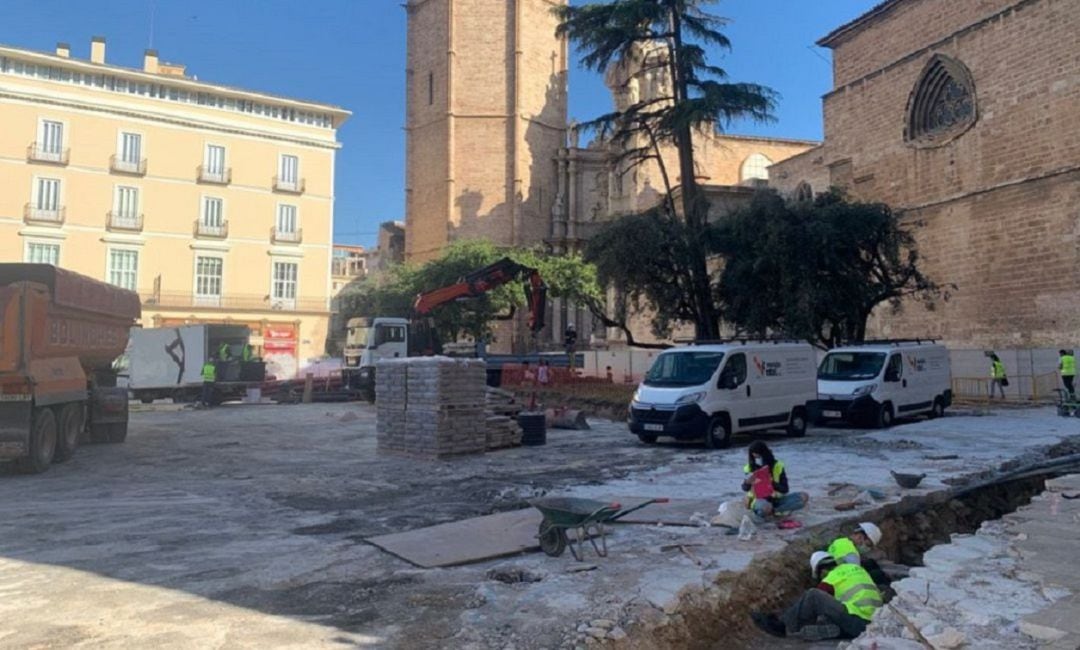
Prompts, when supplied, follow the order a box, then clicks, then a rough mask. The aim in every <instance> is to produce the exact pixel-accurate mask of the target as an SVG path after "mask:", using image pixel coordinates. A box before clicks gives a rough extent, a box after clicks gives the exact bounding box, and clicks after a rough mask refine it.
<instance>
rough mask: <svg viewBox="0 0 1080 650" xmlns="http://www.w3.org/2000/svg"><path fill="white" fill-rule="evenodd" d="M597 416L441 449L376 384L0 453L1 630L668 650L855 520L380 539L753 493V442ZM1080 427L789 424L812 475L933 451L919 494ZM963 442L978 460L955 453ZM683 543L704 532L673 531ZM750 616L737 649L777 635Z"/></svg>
mask: <svg viewBox="0 0 1080 650" xmlns="http://www.w3.org/2000/svg"><path fill="white" fill-rule="evenodd" d="M593 424H594V427H593V430H591V431H581V432H575V431H549V438H548V444H547V445H546V446H544V447H538V448H518V449H512V450H504V451H499V452H494V453H489V454H486V455H484V456H476V457H469V458H461V459H455V460H450V461H438V462H431V461H415V460H408V459H403V458H396V457H386V456H381V455H378V454H377V453H376V450H375V411H374V407H371V406H368V405H366V404H341V405H295V406H272V405H261V406H239V405H238V406H226V407H222V408H218V409H212V410H208V411H201V410H200V411H194V410H178V409H175V408H173V407H171V406H155V407H151V408H150V409H148V410H142V411H138V412H135V413H133V414H132V424H131V430H130V434H129V437H128V441H127V443H126V444H123V445H93V446H86V447H82V448H80V449H79V451H78V452H77V453H76V455H75V458H74V459H73V460H71V461H69V462H67V463H64V464H61V465H56V466H54V467H53V468H51V469H50V470H49V471H48V472H47V473H45V474H43V475H40V476H19V475H15V474H13V473H11V472H10V471H9V469H8V468H4V467H2V466H0V495H2V498H0V615H2V616H3V617H4V619H5V621H6V622H5V625H4V626H3V627H2V628H0V646H2V647H5V648H40V647H93V648H99V647H108V648H112V647H130V648H135V647H149V646H158V647H220V648H233V647H236V648H247V647H335V646H352V647H402V648H424V647H476V648H487V647H494V648H518V649H521V648H549V647H575V646H579V645H581V646H584V645H593V644H595V643H597V642H598V641H597V640H596V639H594V638H590V633H589V632H587V631H585V630H586V628H594V631H595V626H594V625H592V623H593V622H595V621H597V620H599V621H601V622H602V623H603V624H604V625H607V623H611V624H612V625H613V626H614V627H615V628H618V630H620V631H622V630H624V628H625V632H626V633H628V634H629V638H628V639H626V640H624V641H623V644H624V645H638V647H649V644H650V643H654V642H659V641H657V639H663V638H665V637H664V636H663V635H660V636H657V637H654V638H652V639H646V640H643V641H642V642H641V644H637V643H635V642H634V638H633V634H634V630H635V626H650V625H655V626H661V627H662V626H665V625H667V626H670V627H672V629H675V628H678V627H679V626H681V627H683V628H686V627H692V625H693V617H692V616H690V615H685V616H684V614H685V612H683V611H682V610H681V608H683V607H685V606H686V604H687V603H688V602H693V600H694V598H695V594H698V595H699V596H700V595H701V594H702V593H708V594H711V595H709V598H715V597H716V593H715V591H716V589H715V586H716V585H717V584H721V583H723V582H724V580H725V579H726V578H725V576H737V575H738V574H739V573H740V572H742V571H744V570H745V569H746V568H747V567H749V566H751V564H752V563H753V562H755V561H756V559H758V558H761V557H763V556H764V555H767V554H769V553H776V552H779V551H780V550H782V549H783V548H784V547H785V546H786V545H787V544H789V543H792V542H793V541H798V540H800V539H801V537H800V535H805V534H806V531H809V530H811V529H814V528H813V527H814V526H815V525H817V524H823V522H828V521H830V520H831V519H835V518H836V517H837V516H838V513H836V512H835V511H834V510H833V509H832V508H831V506H830V504H828V503H827V502H826V500H820V502H817V501H815V502H812V504H813V505H814V506H815V507H812V508H810V509H809V510H807V511H806V512H805V513H803V515H802V520H803V522H804V524H805V525H806V529H805V530H804V531H795V532H783V533H782V532H780V531H775V530H771V531H768V530H762V531H761V533H760V534H759V535H757V536H755V538H754V539H753V540H752V541H749V542H740V541H738V540H736V539H735V538H733V537H730V536H725V535H723V534H722V533H721V532H719V530H718V529H716V528H699V527H678V526H667V527H659V526H624V527H620V529H619V530H617V531H616V533H615V534H614V535H613V536H612V540H611V544H612V554H611V556H610V557H609V558H607V559H603V560H597V559H595V558H592V559H590V560H588V561H587V562H586V563H585V566H586V567H588V568H590V570H586V571H579V570H578V569H580V568H582V564H579V563H576V562H574V560H573V559H572V558H570V557H569V554H567V555H565V556H563V557H561V558H557V559H552V558H547V557H546V556H544V555H542V554H539V553H535V554H529V555H525V556H520V557H514V558H509V559H501V560H493V561H489V562H486V563H482V564H477V565H470V566H465V567H455V568H451V569H433V570H425V569H419V568H416V567H414V566H412V565H410V564H408V563H406V562H404V561H402V560H400V559H398V558H396V557H394V556H392V555H389V554H388V553H385V552H384V551H382V550H380V549H378V548H376V547H374V546H372V545H370V544H368V543H367V542H365V541H364V538H367V537H370V536H373V535H379V534H384V533H392V532H401V531H405V530H411V529H415V528H421V527H424V526H429V525H433V524H437V523H442V522H448V521H456V520H460V519H464V518H467V517H472V516H478V515H484V514H490V513H493V512H498V511H503V510H511V509H517V508H521V507H524V506H525V500H526V499H528V498H531V497H534V496H538V495H542V494H547V493H566V494H574V495H578V496H593V497H599V496H600V495H604V496H610V497H617V496H619V495H643V496H662V495H666V496H671V497H674V498H680V497H681V498H703V497H704V498H715V499H716V500H717V503H719V501H720V500H721V499H725V498H731V497H734V496H737V494H738V482H739V479H740V478H741V464H742V462H744V460H743V459H744V458H745V449H744V446H745V444H746V443H747V442H748V440H747V439H745V438H744V439H742V440H740V442H739V443H738V445H737V447H736V448H735V449H732V450H728V451H724V452H710V451H707V450H705V449H703V448H701V447H699V446H696V445H676V444H670V445H663V444H662V445H658V446H644V445H642V444H640V443H639V442H638V441H637V439H636V438H635V437H633V436H631V435H629V434H628V433H627V432H626V429H625V425H623V424H621V423H611V422H602V421H594V423H593ZM1078 429H1080V421H1072V420H1060V419H1056V418H1053V417H1052V415H1051V414H1049V412H1048V411H1046V412H1044V411H1040V412H1037V413H1019V414H1009V415H1007V416H1006V415H1002V416H997V417H983V418H980V417H950V418H945V419H944V420H938V421H934V422H916V423H911V424H906V425H902V426H900V427H897V428H895V429H893V430H892V431H889V432H868V431H860V430H845V429H827V430H812V431H811V433H810V434H809V435H808V436H807V437H806V438H804V439H800V440H790V439H786V438H783V437H779V436H770V437H768V439H769V440H770V441H774V442H775V448H776V449H777V453H778V455H780V456H781V457H782V458H784V460H785V461H786V462H787V463H788V464H789V467H792V468H793V469H792V470H790V471H791V474H792V480H793V482H795V481H801V482H802V483H801V484H802V485H803V486H804V487H803V489H808V490H810V491H811V493H812V494H815V495H818V494H820V495H824V494H825V493H826V492H827V490H828V488H827V486H828V485H829V483H830V482H832V481H835V480H836V479H837V478H838V476H839V475H841V474H842V475H843V478H844V480H846V481H850V482H853V483H858V484H860V485H874V486H877V487H878V488H880V489H881V490H882V491H884V492H886V493H887V499H888V500H896V499H899V498H900V496H901V495H900V494H899V490H898V489H897V488H895V486H892V488H888V487H887V484H888V483H889V481H888V480H887V473H886V472H884V471H883V469H882V468H884V467H889V466H893V465H896V464H897V463H901V464H902V466H903V467H906V468H908V469H920V468H923V469H924V471H925V468H927V467H929V468H931V469H932V470H934V471H935V473H933V474H931V475H930V476H929V477H928V478H927V480H926V488H927V489H926V490H917V491H911V493H913V494H926V493H929V492H932V491H933V490H935V489H941V488H942V487H944V485H945V483H944V482H943V481H944V480H947V479H950V477H952V478H955V477H956V476H963V475H966V474H971V473H976V472H980V471H985V470H987V469H991V468H994V467H996V466H998V465H999V464H1000V463H1002V462H1005V461H1007V460H1009V459H1013V458H1017V457H1019V456H1022V455H1023V454H1025V453H1031V452H1032V450H1034V449H1037V448H1039V447H1040V446H1047V445H1050V444H1054V443H1056V442H1059V441H1060V440H1062V439H1064V438H1066V437H1069V436H1071V435H1075V434H1076V433H1077V432H1078V431H1077V430H1078ZM1021 431H1022V432H1023V433H1024V435H1023V436H1017V435H1016V433H1017V432H1021ZM974 440H980V441H981V442H982V443H984V444H981V445H979V446H978V448H977V449H974V448H972V445H971V443H972V441H974ZM949 451H956V452H959V454H963V456H962V457H959V458H956V457H954V458H952V459H944V460H943V459H941V458H939V457H940V456H951V455H954V454H949V453H942V452H949ZM795 468H800V469H795ZM883 475H884V476H883ZM795 489H800V485H799V484H796V485H795ZM907 496H910V494H908V495H907ZM873 507H875V505H874V504H869V505H866V506H865V507H864V508H863V510H864V511H868V510H869V509H872V508H873ZM707 514H709V515H710V516H711V515H712V514H713V513H707ZM845 514H850V513H845ZM814 530H816V529H814ZM672 543H679V544H683V545H684V546H685V547H686V548H690V549H693V550H692V552H691V553H685V552H680V551H679V550H677V549H676V550H675V551H671V550H670V549H669V550H661V549H663V548H665V547H666V546H670V545H671V544H672ZM491 568H511V569H521V570H524V571H528V572H531V574H533V575H535V576H537V577H539V578H540V581H539V582H534V583H517V584H505V583H503V582H498V581H494V580H490V579H488V578H487V571H488V570H489V569H491ZM740 616H744V614H740ZM611 627H612V626H608V628H609V629H611ZM680 634H681V635H685V630H682V631H679V632H678V633H673V636H670V637H668V638H671V639H676V638H680V637H679V635H680ZM740 634H741V636H739V635H733V636H732V637H731V638H730V640H729V642H728V643H721V644H720V645H716V646H715V647H751V646H756V647H764V646H762V645H761V643H762V639H761V638H760V637H755V636H753V635H752V634H750V635H747V634H745V631H743V632H740ZM611 636H612V637H617V634H613V635H611ZM642 638H643V639H645V637H642ZM672 643H675V641H674V640H673V641H672ZM653 647H655V645H653Z"/></svg>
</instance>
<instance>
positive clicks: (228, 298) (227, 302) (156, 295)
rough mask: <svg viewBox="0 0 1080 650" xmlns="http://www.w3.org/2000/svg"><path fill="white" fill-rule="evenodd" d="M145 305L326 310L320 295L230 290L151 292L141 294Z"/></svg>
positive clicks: (266, 309)
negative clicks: (287, 295) (225, 292)
mask: <svg viewBox="0 0 1080 650" xmlns="http://www.w3.org/2000/svg"><path fill="white" fill-rule="evenodd" d="M141 298H142V303H143V306H144V308H147V309H152V308H157V309H193V308H200V307H201V308H211V309H225V310H232V311H302V312H326V311H329V309H330V307H329V301H328V300H326V299H322V298H274V297H271V296H269V295H258V294H248V295H245V294H239V295H237V294H232V295H223V296H209V295H200V294H195V293H181V292H165V291H159V292H151V293H144V294H142V295H141Z"/></svg>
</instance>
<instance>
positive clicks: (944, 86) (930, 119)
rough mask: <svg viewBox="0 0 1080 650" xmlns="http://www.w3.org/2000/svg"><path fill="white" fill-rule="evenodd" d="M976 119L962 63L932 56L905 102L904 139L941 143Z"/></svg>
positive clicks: (972, 87)
mask: <svg viewBox="0 0 1080 650" xmlns="http://www.w3.org/2000/svg"><path fill="white" fill-rule="evenodd" d="M976 116H977V112H976V102H975V82H974V80H973V79H972V77H971V72H970V71H968V69H967V68H966V67H965V66H964V64H963V63H960V62H959V61H957V60H955V59H952V58H949V57H947V56H942V55H940V54H935V55H934V57H933V58H931V59H930V62H929V63H927V64H926V67H925V68H924V69H923V72H922V75H921V76H920V77H919V81H918V83H916V84H915V88H914V90H912V92H911V98H910V99H909V100H908V123H907V129H906V133H905V136H906V139H907V140H908V141H909V142H911V141H919V142H922V143H925V144H943V143H944V142H947V141H948V140H951V139H953V138H955V137H957V136H959V135H960V134H961V133H963V132H964V131H966V130H967V129H969V128H970V127H971V125H973V124H974V123H975V119H976Z"/></svg>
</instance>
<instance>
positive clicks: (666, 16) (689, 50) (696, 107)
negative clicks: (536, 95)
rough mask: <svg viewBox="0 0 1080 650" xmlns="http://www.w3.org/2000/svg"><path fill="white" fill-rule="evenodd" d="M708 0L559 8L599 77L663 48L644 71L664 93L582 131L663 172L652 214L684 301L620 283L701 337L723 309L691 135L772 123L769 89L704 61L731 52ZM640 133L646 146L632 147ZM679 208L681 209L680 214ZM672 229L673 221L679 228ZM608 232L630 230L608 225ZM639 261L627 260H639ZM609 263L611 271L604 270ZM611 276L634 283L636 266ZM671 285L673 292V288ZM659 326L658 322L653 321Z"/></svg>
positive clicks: (712, 333) (710, 333) (566, 29)
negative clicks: (595, 132)
mask: <svg viewBox="0 0 1080 650" xmlns="http://www.w3.org/2000/svg"><path fill="white" fill-rule="evenodd" d="M713 2H714V0H612V1H611V2H606V3H589V4H584V5H579V6H564V7H558V8H556V9H555V10H554V11H555V12H556V13H557V14H558V15H559V18H560V20H561V23H560V25H559V27H558V32H559V33H560V34H565V35H568V36H569V37H570V38H571V39H572V40H573V41H575V42H576V43H577V45H578V47H579V48H580V49H581V50H582V52H583V55H582V58H581V63H582V65H584V66H585V67H587V68H591V69H594V70H598V71H604V70H606V69H607V68H608V66H610V65H611V64H612V63H613V62H616V61H619V60H632V59H633V58H634V57H636V56H639V55H640V52H641V49H642V47H643V46H651V45H657V44H659V45H661V46H662V48H661V51H662V55H660V56H654V57H651V59H650V60H646V61H644V62H643V63H644V64H645V65H646V66H653V67H663V68H665V69H666V70H665V71H666V72H667V75H668V76H669V78H670V80H671V84H670V95H669V96H661V97H645V98H643V99H641V100H640V101H638V102H636V103H634V104H633V105H631V106H629V107H627V108H626V109H625V110H623V111H616V112H614V113H609V114H607V115H603V116H601V117H599V118H597V119H595V120H593V121H592V122H589V123H587V124H586V125H585V126H587V127H592V128H595V129H599V130H600V131H602V132H603V133H604V134H605V135H607V136H609V137H610V138H611V140H612V141H613V142H615V143H616V144H619V145H621V146H623V153H624V156H625V157H627V158H629V159H630V162H631V164H640V163H641V162H644V161H646V160H654V161H655V162H656V163H657V164H658V165H659V167H660V171H661V175H662V176H663V178H664V183H665V185H666V187H665V190H666V193H667V196H666V197H665V200H664V203H663V204H662V208H661V209H660V210H657V211H654V212H653V215H654V218H655V219H656V220H658V221H661V222H666V223H664V226H665V227H666V229H665V233H666V235H667V236H668V238H669V240H674V239H677V240H678V245H677V246H675V247H673V248H669V249H667V251H668V252H667V253H666V254H665V255H664V261H666V262H667V263H666V264H661V265H660V266H662V267H663V270H664V272H665V274H666V275H667V276H668V277H669V278H672V279H674V278H676V277H677V282H675V283H674V286H677V287H678V289H679V290H680V291H686V292H687V293H686V295H684V296H675V293H674V292H673V291H670V290H668V291H663V292H657V291H656V290H655V289H656V288H657V284H656V283H651V282H650V283H648V284H645V285H634V286H629V285H625V286H626V288H628V289H630V290H631V291H632V292H634V293H636V294H637V295H638V296H639V297H641V298H645V299H646V301H647V302H648V303H649V306H650V307H652V308H653V311H654V312H655V313H657V314H672V313H678V314H679V315H680V316H679V317H680V318H681V317H683V316H684V315H685V316H688V318H687V320H691V321H692V322H693V323H694V325H695V328H696V332H697V335H698V336H699V337H702V338H715V337H716V336H717V335H718V334H719V326H720V313H719V311H718V309H717V305H716V304H715V302H714V300H713V297H714V296H713V294H714V288H713V286H712V283H711V279H710V268H709V250H708V249H707V246H706V244H707V238H706V237H705V232H706V230H707V229H708V223H707V214H708V205H707V202H706V200H705V198H704V197H703V195H702V193H701V190H700V188H699V186H698V184H697V181H696V179H695V167H694V145H693V135H694V133H695V132H696V131H701V130H705V129H716V130H720V129H722V128H723V127H724V126H726V125H727V124H728V123H730V122H731V121H732V120H734V119H738V118H746V117H749V118H752V119H757V120H767V119H770V118H771V115H772V110H773V107H774V93H773V92H772V91H771V90H769V89H767V88H765V87H763V86H759V85H757V84H749V83H729V82H727V81H726V79H727V75H726V73H725V71H724V70H723V69H722V68H719V67H717V66H715V65H711V64H709V63H708V62H707V59H706V48H707V47H715V48H719V49H722V50H726V49H730V47H731V44H730V42H729V41H728V39H727V37H725V36H724V34H723V33H722V32H721V31H720V29H721V28H722V27H723V26H724V25H725V24H726V22H727V21H726V20H724V19H722V18H719V17H717V16H714V15H712V14H709V13H707V12H706V11H704V10H703V9H702V7H703V6H704V5H706V4H712V3H713ZM639 136H644V138H645V144H644V145H640V146H639V145H636V144H634V143H636V142H638V141H639V140H640V137H639ZM665 145H674V146H675V148H676V150H677V152H678V160H679V169H678V173H679V181H680V184H679V190H680V191H679V196H678V202H679V203H680V204H681V206H677V205H676V200H675V195H674V194H673V192H672V190H673V189H674V188H673V186H672V183H671V180H670V174H669V172H668V170H667V169H666V167H665V166H664V161H663V158H662V155H661V151H662V147H664V146H665ZM680 207H681V212H680V211H679V208H680ZM677 223H678V225H677ZM612 228H614V229H615V230H614V232H616V233H625V234H626V235H627V236H628V237H629V238H630V239H632V238H633V237H632V236H633V235H634V234H635V232H637V231H636V230H635V229H634V228H631V227H627V228H629V230H624V229H621V228H619V226H613V227H612ZM639 260H640V258H639V257H637V256H634V257H628V258H624V264H627V265H631V264H635V263H636V262H638V261H639ZM607 266H608V267H610V266H611V265H607ZM624 271H625V272H622V273H618V274H615V275H622V276H626V277H627V278H630V277H637V274H636V273H634V271H633V269H629V268H627V269H624ZM669 286H671V285H670V284H669ZM658 324H659V325H661V326H663V325H664V324H663V323H658Z"/></svg>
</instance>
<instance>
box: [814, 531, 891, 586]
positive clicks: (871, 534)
mask: <svg viewBox="0 0 1080 650" xmlns="http://www.w3.org/2000/svg"><path fill="white" fill-rule="evenodd" d="M881 538H882V533H881V529H880V528H878V527H877V526H876V525H875V524H872V523H870V522H868V521H864V522H863V523H861V524H859V525H858V526H857V527H856V528H855V530H854V531H852V533H851V535H849V536H848V537H839V538H837V539H835V540H833V542H832V544H829V548H828V549H826V551H827V552H828V554H829V555H831V556H832V557H833V559H834V560H836V563H837V564H858V565H861V566H862V568H864V569H866V571H867V573H869V574H870V577H872V578H873V579H874V583H875V584H878V585H888V584H890V583H891V582H892V579H891V578H890V577H889V576H888V575H886V573H885V572H884V571H882V570H881V567H880V566H878V563H877V562H876V561H874V560H873V559H872V558H868V557H866V556H865V554H866V551H869V550H870V549H872V548H874V547H875V546H877V545H878V544H880V543H881Z"/></svg>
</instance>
